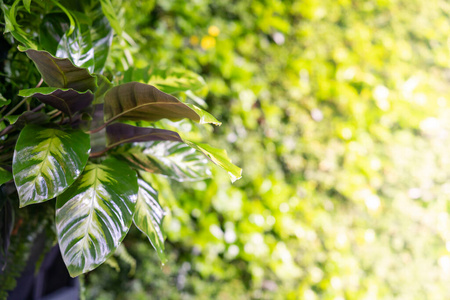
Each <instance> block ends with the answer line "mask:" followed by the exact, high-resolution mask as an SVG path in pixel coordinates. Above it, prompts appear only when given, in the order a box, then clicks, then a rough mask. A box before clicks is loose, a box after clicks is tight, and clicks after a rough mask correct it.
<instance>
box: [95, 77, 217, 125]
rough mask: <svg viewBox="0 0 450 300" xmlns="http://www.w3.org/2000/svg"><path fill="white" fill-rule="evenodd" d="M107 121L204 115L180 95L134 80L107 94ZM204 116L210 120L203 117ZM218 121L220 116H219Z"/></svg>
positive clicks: (173, 119) (178, 118)
mask: <svg viewBox="0 0 450 300" xmlns="http://www.w3.org/2000/svg"><path fill="white" fill-rule="evenodd" d="M104 109H105V122H108V123H109V122H112V121H114V120H132V121H138V120H144V121H151V122H154V121H158V120H160V119H163V118H167V119H169V120H172V121H178V120H181V119H183V118H189V119H191V120H193V121H196V122H201V121H202V117H201V116H200V115H199V114H198V113H197V112H196V111H195V110H193V109H192V108H190V107H189V106H187V105H186V104H184V103H182V102H180V101H179V100H178V99H177V98H175V97H173V96H171V95H168V94H166V93H163V92H161V91H160V90H158V89H157V88H155V87H154V86H151V85H146V84H142V83H138V82H130V83H125V84H121V85H118V86H116V87H113V88H112V89H110V90H109V91H108V92H107V93H106V95H105V107H104ZM203 120H210V119H209V118H206V119H205V118H203ZM216 121H217V120H216Z"/></svg>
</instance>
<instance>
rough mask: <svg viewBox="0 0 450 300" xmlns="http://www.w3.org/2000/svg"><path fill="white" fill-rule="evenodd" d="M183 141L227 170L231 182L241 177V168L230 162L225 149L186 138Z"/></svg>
mask: <svg viewBox="0 0 450 300" xmlns="http://www.w3.org/2000/svg"><path fill="white" fill-rule="evenodd" d="M184 142H185V143H186V144H188V145H189V146H191V147H192V148H194V149H197V150H198V151H200V152H202V153H203V154H204V155H206V157H208V159H209V160H210V161H212V162H213V163H215V164H216V165H218V166H219V167H221V168H222V169H224V170H225V171H227V172H228V175H229V176H230V179H231V181H232V182H235V181H236V180H238V179H240V178H241V177H242V169H241V168H239V167H237V166H236V165H234V164H233V163H232V162H231V159H230V158H229V157H228V154H227V151H225V150H223V149H218V148H214V147H211V146H210V145H208V144H200V143H194V142H191V141H186V140H185V141H184Z"/></svg>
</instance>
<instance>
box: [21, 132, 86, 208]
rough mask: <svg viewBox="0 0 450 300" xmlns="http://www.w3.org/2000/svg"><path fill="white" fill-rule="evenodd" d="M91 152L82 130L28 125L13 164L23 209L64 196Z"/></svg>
mask: <svg viewBox="0 0 450 300" xmlns="http://www.w3.org/2000/svg"><path fill="white" fill-rule="evenodd" d="M89 151H90V145H89V135H87V134H85V133H84V132H82V131H81V130H66V131H63V130H61V129H59V128H46V127H42V126H38V125H28V126H26V127H25V128H24V129H23V130H22V132H21V133H20V136H19V139H18V140H17V144H16V148H15V151H14V157H13V165H12V167H13V175H14V181H15V183H16V187H17V192H18V194H19V199H20V206H21V207H23V206H26V205H29V204H33V203H39V202H44V201H47V200H49V199H52V198H54V197H56V196H58V195H59V194H61V193H62V192H63V191H64V190H65V189H67V188H68V187H69V186H70V185H71V184H72V183H73V182H74V181H75V179H76V178H77V177H78V176H79V175H80V174H81V172H82V171H83V168H84V166H85V165H86V163H87V160H88V158H89Z"/></svg>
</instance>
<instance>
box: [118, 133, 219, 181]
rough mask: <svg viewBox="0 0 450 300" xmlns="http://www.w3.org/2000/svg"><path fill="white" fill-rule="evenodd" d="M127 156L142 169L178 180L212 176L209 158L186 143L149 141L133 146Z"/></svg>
mask: <svg viewBox="0 0 450 300" xmlns="http://www.w3.org/2000/svg"><path fill="white" fill-rule="evenodd" d="M125 157H126V158H127V159H128V161H130V162H131V163H132V164H133V165H134V166H136V167H138V168H140V169H143V170H145V171H148V172H152V173H158V174H162V175H166V176H168V177H170V178H172V179H175V180H177V181H198V180H203V179H206V178H209V177H211V172H210V170H209V167H208V160H207V159H206V158H205V157H204V156H203V155H202V154H201V153H198V152H197V151H195V149H193V148H191V147H190V146H188V145H186V144H185V143H180V142H171V141H163V142H148V143H145V144H142V146H141V147H133V148H131V149H130V150H129V151H128V152H127V153H126V154H125Z"/></svg>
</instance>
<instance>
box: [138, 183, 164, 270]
mask: <svg viewBox="0 0 450 300" xmlns="http://www.w3.org/2000/svg"><path fill="white" fill-rule="evenodd" d="M138 184H139V192H138V197H137V202H136V210H135V213H134V216H133V222H134V225H136V227H137V228H138V229H139V230H140V231H142V232H143V233H144V234H145V235H146V236H147V237H148V239H149V240H150V243H151V244H152V246H153V248H155V250H156V253H158V257H159V259H160V260H161V262H162V263H165V262H166V261H167V258H166V256H165V254H164V235H163V231H162V222H163V218H164V214H165V213H164V210H163V209H162V207H161V205H160V204H159V203H158V192H157V191H156V190H155V189H154V188H153V187H151V186H150V185H149V184H148V183H147V182H145V181H144V180H142V179H138Z"/></svg>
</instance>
